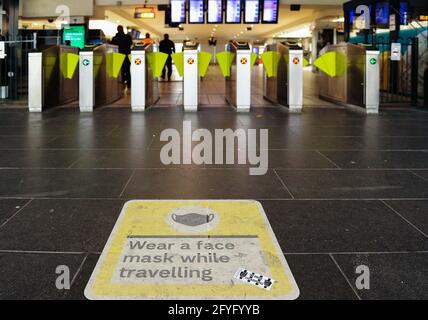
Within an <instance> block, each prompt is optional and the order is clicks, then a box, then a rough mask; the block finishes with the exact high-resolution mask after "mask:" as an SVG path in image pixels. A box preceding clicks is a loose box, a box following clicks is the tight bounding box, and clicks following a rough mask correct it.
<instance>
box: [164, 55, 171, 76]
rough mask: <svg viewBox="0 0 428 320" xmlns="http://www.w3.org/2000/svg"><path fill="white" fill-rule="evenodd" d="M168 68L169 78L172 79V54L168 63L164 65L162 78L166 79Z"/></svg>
mask: <svg viewBox="0 0 428 320" xmlns="http://www.w3.org/2000/svg"><path fill="white" fill-rule="evenodd" d="M166 68H168V80H171V76H172V58H171V56H169V57H168V59H167V60H166V63H165V67H163V70H162V79H165V73H166Z"/></svg>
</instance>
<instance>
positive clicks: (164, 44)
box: [159, 34, 175, 81]
mask: <svg viewBox="0 0 428 320" xmlns="http://www.w3.org/2000/svg"><path fill="white" fill-rule="evenodd" d="M163 38H164V39H163V40H162V41H161V42H160V43H159V51H160V52H163V53H166V54H167V55H168V59H167V60H166V64H165V67H164V68H163V70H162V80H165V73H166V68H168V81H171V76H172V57H171V54H172V53H175V44H174V42H172V41H171V40H170V39H169V35H168V34H165V35H164V37H163Z"/></svg>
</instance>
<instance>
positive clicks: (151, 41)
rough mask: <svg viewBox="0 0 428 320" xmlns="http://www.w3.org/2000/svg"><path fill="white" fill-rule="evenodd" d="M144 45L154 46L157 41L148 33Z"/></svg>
mask: <svg viewBox="0 0 428 320" xmlns="http://www.w3.org/2000/svg"><path fill="white" fill-rule="evenodd" d="M143 43H144V44H152V43H155V41H154V40H153V39H152V38H151V37H150V33H146V37H145V38H144V40H143Z"/></svg>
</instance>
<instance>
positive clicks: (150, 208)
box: [85, 200, 299, 300]
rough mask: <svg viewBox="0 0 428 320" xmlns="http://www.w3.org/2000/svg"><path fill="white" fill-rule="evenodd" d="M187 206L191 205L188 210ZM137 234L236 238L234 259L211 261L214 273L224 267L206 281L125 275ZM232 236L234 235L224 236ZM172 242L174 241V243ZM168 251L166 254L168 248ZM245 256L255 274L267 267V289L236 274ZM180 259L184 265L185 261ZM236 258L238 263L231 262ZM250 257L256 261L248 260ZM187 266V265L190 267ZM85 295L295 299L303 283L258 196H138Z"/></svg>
mask: <svg viewBox="0 0 428 320" xmlns="http://www.w3.org/2000/svg"><path fill="white" fill-rule="evenodd" d="M189 208H190V209H189ZM198 208H199V211H198ZM183 210H184V211H183ZM186 210H188V211H187V214H186ZM201 210H202V211H201ZM180 212H181V215H180ZM183 212H184V214H183ZM195 212H199V213H195ZM201 212H202V213H201ZM201 217H202V219H203V221H201ZM201 223H202V225H200V224H201ZM201 228H202V229H201ZM139 238H141V239H142V240H141V241H142V242H143V240H144V239H145V240H147V241H156V239H159V241H160V242H157V243H158V244H160V243H161V242H168V241H175V240H172V239H178V240H177V241H181V243H183V241H186V240H185V239H188V240H189V243H190V242H192V241H193V242H192V245H194V246H196V244H198V243H212V244H218V245H221V246H224V245H225V243H227V242H228V241H230V242H231V243H232V244H230V246H231V247H234V248H236V250H237V251H236V252H235V251H233V250H232V252H229V258H230V259H232V260H231V262H229V263H231V264H230V265H229V264H228V263H225V264H223V265H222V264H217V265H216V264H212V265H210V266H211V267H214V269H210V270H214V273H215V272H216V270H215V268H216V266H218V268H223V269H221V270H217V271H218V273H217V274H216V277H217V278H218V279H217V278H215V279H213V280H212V281H211V282H213V283H208V282H210V281H208V282H205V283H204V282H203V281H202V280H200V279H196V280H195V279H193V278H192V279H191V280H189V279H184V280H183V279H181V280H177V279H171V278H172V277H171V278H168V279H166V280H165V279H161V278H159V279H157V280H153V279H149V280H147V279H146V278H144V279H134V280H132V281H131V280H129V279H126V281H122V279H121V278H120V277H119V272H118V270H119V267H120V265H121V263H123V262H124V260H126V258H124V257H125V256H126V255H127V254H128V253H129V252H125V251H126V250H129V248H130V246H129V241H130V239H131V240H132V239H134V241H137V240H136V239H139ZM228 238H230V240H225V239H228ZM148 239H151V240H148ZM153 239H155V240H153ZM183 239H184V240H183ZM247 239H249V240H247ZM251 239H252V240H251ZM145 240H144V241H145ZM216 241H217V242H216ZM246 243H248V248H247V245H246ZM171 245H172V246H173V247H174V245H176V244H175V243H172V244H171ZM128 247H129V248H128ZM195 248H196V247H194V248H193V249H195ZM146 249H147V247H145V248H144V250H142V251H141V252H143V253H144V254H150V253H152V252H153V251H152V252H149V251H150V250H146ZM151 249H153V248H151ZM205 249H206V248H205ZM247 249H248V250H250V251H251V250H252V251H251V254H249V256H246V254H245V250H247ZM234 250H235V249H234ZM197 251H198V252H199V253H201V250H200V248H199V250H193V251H189V254H196V253H197ZM250 251H248V252H250ZM141 252H140V253H141ZM133 253H134V254H135V252H133ZM182 253H183V252H181V254H182ZM202 253H206V252H202ZM165 256H168V254H167V253H165ZM172 256H174V257H175V258H178V256H179V254H177V252H174V253H173V254H172V255H171V257H172ZM242 261H245V263H247V264H248V265H239V266H240V267H242V268H244V269H248V270H249V271H250V272H255V273H256V274H257V273H259V274H262V273H264V274H263V275H264V276H266V277H269V278H271V279H273V281H274V283H273V285H272V287H271V289H270V290H266V289H265V288H261V287H260V286H256V285H253V284H250V283H246V282H245V281H239V280H237V279H236V278H234V272H236V271H237V270H236V269H231V268H229V267H228V266H232V267H236V265H238V264H239V263H242ZM256 261H261V262H263V265H262V264H261V263H259V265H257V263H256ZM157 262H158V263H159V261H157ZM180 263H181V265H180V266H181V267H183V266H184V264H182V262H180ZM233 263H235V264H236V263H238V264H236V265H233ZM252 263H253V265H250V264H252ZM158 265H159V267H160V268H169V267H170V264H169V263H160V264H158ZM261 265H262V266H261ZM139 266H140V267H142V268H145V267H148V265H145V264H144V263H140V264H139ZM151 266H153V264H152V265H151ZM191 266H195V265H194V264H192V265H191ZM196 266H197V265H196ZM258 266H259V267H258ZM260 266H261V267H260ZM177 267H178V265H177ZM188 267H189V265H187V267H186V268H188ZM228 268H229V270H228ZM254 268H255V269H254ZM261 269H263V270H261ZM224 270H227V272H224ZM220 271H221V272H220ZM164 272H166V273H165V274H164V275H167V273H168V271H164ZM219 272H220V273H219ZM224 273H225V274H224ZM128 275H129V274H128ZM158 275H159V274H158ZM122 276H123V274H122ZM220 278H221V279H220ZM118 279H120V281H118ZM128 280H129V281H128ZM244 280H245V279H244ZM183 281H184V282H183ZM85 296H86V297H87V298H88V299H93V300H103V299H142V300H150V299H166V300H180V299H201V300H202V299H203V300H205V299H206V300H219V299H224V300H233V299H239V300H241V299H242V300H254V299H263V300H269V299H278V300H285V299H289V300H292V299H296V298H297V297H298V296H299V288H298V287H297V284H296V282H295V280H294V277H293V275H292V273H291V270H290V268H289V266H288V264H287V262H286V260H285V257H284V255H283V253H282V250H281V248H280V246H279V244H278V242H277V240H276V237H275V235H274V233H273V231H272V228H271V226H270V224H269V221H268V219H267V217H266V214H265V212H264V210H263V207H262V205H261V204H260V203H259V202H257V201H252V200H134V201H130V202H128V203H126V204H125V206H124V208H123V210H122V212H121V214H120V216H119V218H118V220H117V222H116V225H115V227H114V229H113V231H112V233H111V235H110V237H109V240H108V242H107V244H106V246H105V248H104V250H103V252H102V254H101V257H100V259H99V260H98V263H97V265H96V267H95V269H94V271H93V273H92V275H91V278H90V280H89V282H88V284H87V286H86V289H85Z"/></svg>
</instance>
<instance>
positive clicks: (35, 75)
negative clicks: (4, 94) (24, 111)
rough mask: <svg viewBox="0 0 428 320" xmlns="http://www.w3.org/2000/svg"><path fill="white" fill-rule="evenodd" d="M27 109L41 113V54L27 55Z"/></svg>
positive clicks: (32, 53) (31, 53)
mask: <svg viewBox="0 0 428 320" xmlns="http://www.w3.org/2000/svg"><path fill="white" fill-rule="evenodd" d="M28 109H29V111H30V112H42V111H43V54H42V53H41V52H30V53H29V54H28Z"/></svg>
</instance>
